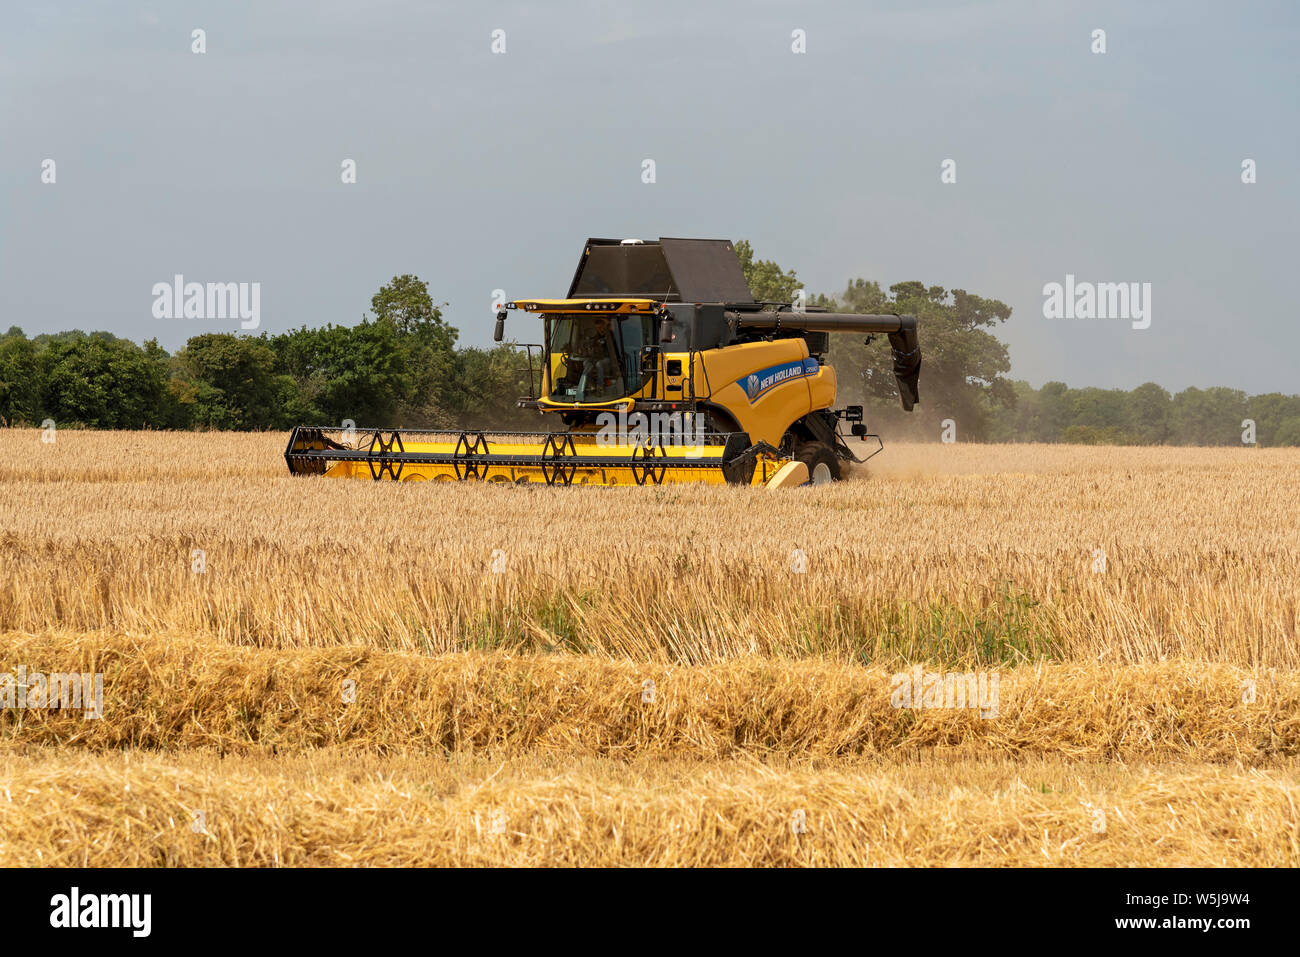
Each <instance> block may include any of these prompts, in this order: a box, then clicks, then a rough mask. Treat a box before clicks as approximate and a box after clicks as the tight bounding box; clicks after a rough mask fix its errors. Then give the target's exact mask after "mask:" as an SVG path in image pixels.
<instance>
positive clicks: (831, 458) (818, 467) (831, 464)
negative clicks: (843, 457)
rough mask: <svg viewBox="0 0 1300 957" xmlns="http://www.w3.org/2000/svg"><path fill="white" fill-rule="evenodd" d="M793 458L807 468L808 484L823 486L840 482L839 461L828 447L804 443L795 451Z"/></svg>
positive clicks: (815, 443) (819, 443)
mask: <svg viewBox="0 0 1300 957" xmlns="http://www.w3.org/2000/svg"><path fill="white" fill-rule="evenodd" d="M794 457H795V458H796V459H798V460H799V461H800V462H802V463H803V464H804V465H806V466H808V484H810V485H825V484H826V483H828V482H838V481H839V480H840V460H839V458H838V457H837V456H836V455H835V452H834V451H833V450H832V449H831V448H830V446H828V445H825V444H823V443H821V442H805V443H803V444H802V445H800V446H799V447H798V448H796V449H795V451H794Z"/></svg>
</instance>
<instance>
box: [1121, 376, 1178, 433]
mask: <svg viewBox="0 0 1300 957" xmlns="http://www.w3.org/2000/svg"><path fill="white" fill-rule="evenodd" d="M1126 405H1127V409H1126V412H1125V415H1124V425H1125V427H1126V428H1127V430H1128V431H1129V433H1130V434H1131V435H1133V436H1134V438H1135V441H1137V442H1139V443H1141V444H1144V445H1163V444H1164V443H1166V442H1168V441H1169V439H1170V435H1171V431H1170V430H1171V424H1170V417H1171V416H1172V414H1173V399H1172V398H1171V397H1170V395H1169V393H1168V392H1167V391H1166V390H1165V389H1163V388H1161V387H1160V386H1158V385H1156V384H1155V383H1154V382H1144V383H1142V385H1140V386H1138V387H1137V388H1136V389H1134V390H1133V391H1132V392H1130V393H1129V394H1128V400H1127V402H1126Z"/></svg>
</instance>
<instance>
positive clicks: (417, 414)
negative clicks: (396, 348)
mask: <svg viewBox="0 0 1300 957" xmlns="http://www.w3.org/2000/svg"><path fill="white" fill-rule="evenodd" d="M370 308H371V311H372V312H373V313H374V315H375V321H376V323H379V324H384V323H388V324H391V325H392V326H393V328H394V329H395V330H396V331H397V333H398V343H399V345H400V348H401V351H402V353H403V355H404V357H405V364H406V367H407V369H408V370H409V377H408V382H407V386H406V390H405V391H404V392H403V394H402V395H400V396H398V397H396V398H397V399H398V403H397V407H398V410H399V415H400V418H401V419H402V420H403V421H404V422H405V423H407V424H408V425H410V426H414V427H425V428H429V427H439V426H443V427H445V426H450V425H452V424H453V422H452V417H453V414H454V410H455V409H456V407H457V405H458V404H459V397H458V395H457V375H456V370H457V362H456V329H455V328H454V327H452V326H450V325H448V324H447V323H446V322H445V321H444V320H443V318H442V311H441V310H440V309H439V308H438V307H437V306H435V305H434V303H433V298H432V297H431V296H430V295H429V284H428V283H427V282H424V281H423V280H421V279H419V278H418V277H416V276H412V275H409V274H407V275H402V276H394V277H393V280H392V282H390V283H388V284H387V285H385V286H382V287H380V290H379V292H377V293H375V295H374V296H373V297H372V298H371V300H370Z"/></svg>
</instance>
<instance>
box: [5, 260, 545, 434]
mask: <svg viewBox="0 0 1300 957" xmlns="http://www.w3.org/2000/svg"><path fill="white" fill-rule="evenodd" d="M371 312H372V314H371V315H369V316H366V317H363V318H362V320H361V321H360V322H358V323H357V324H356V325H353V326H336V325H326V326H323V327H320V328H307V327H303V328H300V329H295V330H293V331H291V332H286V333H282V334H280V335H268V334H266V333H263V334H261V335H259V336H249V335H236V334H233V333H207V334H204V335H198V336H194V337H192V338H191V339H189V340H188V341H187V342H186V343H185V345H184V347H182V348H181V349H180V350H178V351H177V352H176V353H175V354H174V355H173V354H169V353H168V352H167V351H166V350H165V349H163V348H162V347H160V346H159V345H158V343H157V340H154V339H151V340H149V341H148V342H146V343H145V344H144V345H143V346H140V345H137V344H136V343H134V342H132V341H130V340H128V339H123V338H119V337H118V336H114V335H112V334H110V333H107V332H92V333H89V334H87V333H84V332H79V331H78V332H61V333H58V334H55V335H40V336H36V337H35V338H32V339H28V338H27V337H26V336H25V335H24V334H23V332H22V330H21V329H18V328H11V329H10V330H9V331H8V332H7V333H6V334H5V335H4V336H3V338H0V420H3V423H4V424H7V425H22V424H27V425H34V424H39V423H41V422H43V421H45V420H46V419H52V420H53V421H54V422H55V423H57V424H58V425H60V426H72V425H81V426H86V427H89V428H102V429H288V428H291V427H292V426H294V425H299V424H317V425H338V424H340V423H342V422H343V421H344V420H345V419H346V420H351V421H352V422H354V423H355V424H356V425H358V426H359V427H366V426H387V425H401V426H406V427H408V428H454V427H457V426H459V425H462V424H463V425H466V426H467V427H474V428H510V427H517V426H518V424H519V414H518V413H519V410H517V409H516V407H515V401H516V400H517V399H518V398H519V396H521V395H523V394H524V393H525V392H526V391H527V390H528V379H529V376H528V373H527V367H526V365H525V364H524V363H523V360H522V359H521V357H520V355H519V354H518V353H517V352H516V351H515V349H514V348H513V347H511V346H508V345H502V346H497V347H495V348H492V349H477V348H472V347H471V348H457V346H456V338H457V331H456V329H455V328H454V327H452V326H451V325H449V324H448V323H447V322H446V320H445V319H444V317H443V315H442V310H441V309H440V308H438V307H436V306H435V305H434V304H433V300H432V297H431V296H430V295H429V290H428V284H427V283H425V282H422V281H421V280H419V279H417V278H416V277H414V276H409V275H406V276H398V277H395V278H394V279H393V281H392V282H391V283H389V284H388V285H386V286H384V287H383V288H382V289H380V291H379V292H378V293H376V295H375V296H374V298H373V299H372V300H371Z"/></svg>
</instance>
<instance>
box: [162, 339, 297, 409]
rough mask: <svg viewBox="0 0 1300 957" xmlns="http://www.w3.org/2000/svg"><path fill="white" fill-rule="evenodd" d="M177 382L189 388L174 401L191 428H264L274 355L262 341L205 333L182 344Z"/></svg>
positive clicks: (270, 401) (272, 405)
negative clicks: (184, 409) (186, 408)
mask: <svg viewBox="0 0 1300 957" xmlns="http://www.w3.org/2000/svg"><path fill="white" fill-rule="evenodd" d="M178 359H179V360H180V361H179V365H180V370H181V377H182V378H183V379H186V380H188V381H189V382H190V383H191V384H192V386H193V388H192V389H191V390H188V391H187V392H186V393H184V398H181V397H180V396H178V397H177V401H178V402H179V403H180V404H182V405H188V406H189V414H190V419H191V421H193V422H194V424H195V425H200V426H206V427H208V428H213V429H265V428H270V427H271V426H273V425H278V424H279V423H278V422H277V421H276V415H275V412H276V410H275V400H276V392H277V390H276V382H275V353H274V352H273V351H272V349H271V347H270V346H269V345H268V344H267V342H266V340H265V338H264V337H258V338H253V337H251V336H240V335H235V334H234V333H229V332H221V333H208V334H206V335H201V336H195V337H194V338H192V339H190V340H189V341H188V342H186V343H185V348H184V349H182V350H181V351H180V353H179V355H178Z"/></svg>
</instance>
